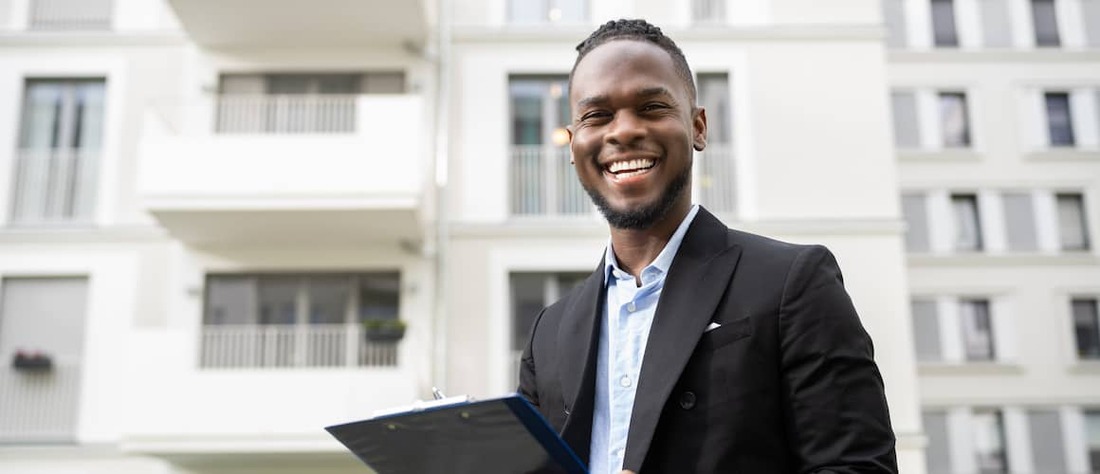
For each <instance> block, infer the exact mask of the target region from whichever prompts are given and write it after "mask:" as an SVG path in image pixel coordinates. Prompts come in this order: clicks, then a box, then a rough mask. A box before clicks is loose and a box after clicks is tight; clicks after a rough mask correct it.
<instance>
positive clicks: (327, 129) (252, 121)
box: [215, 94, 359, 134]
mask: <svg viewBox="0 0 1100 474" xmlns="http://www.w3.org/2000/svg"><path fill="white" fill-rule="evenodd" d="M358 97H359V96H357V95H352V94H324V95H312V94H310V95H307V94H284V95H262V94H252V95H244V94H240V95H235V94H223V95H220V96H218V99H217V100H218V104H217V112H216V114H217V115H216V117H215V130H216V131H217V132H218V133H271V134H276V133H279V134H291V133H353V132H355V124H356V110H355V108H356V103H357V99H358Z"/></svg>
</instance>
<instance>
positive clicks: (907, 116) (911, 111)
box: [890, 92, 921, 148]
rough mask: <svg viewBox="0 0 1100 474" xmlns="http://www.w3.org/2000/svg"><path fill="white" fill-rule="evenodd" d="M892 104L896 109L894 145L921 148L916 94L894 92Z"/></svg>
mask: <svg viewBox="0 0 1100 474" xmlns="http://www.w3.org/2000/svg"><path fill="white" fill-rule="evenodd" d="M890 105H891V106H892V107H893V111H894V145H895V146H897V147H898V148H920V146H921V143H920V123H919V121H918V119H917V97H916V95H915V94H913V93H912V92H893V93H891V94H890Z"/></svg>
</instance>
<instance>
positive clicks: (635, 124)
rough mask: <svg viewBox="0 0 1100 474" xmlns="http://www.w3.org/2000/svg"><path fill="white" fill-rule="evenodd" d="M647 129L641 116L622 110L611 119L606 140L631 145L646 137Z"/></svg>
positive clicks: (613, 143)
mask: <svg viewBox="0 0 1100 474" xmlns="http://www.w3.org/2000/svg"><path fill="white" fill-rule="evenodd" d="M645 134H646V129H645V124H644V123H643V121H642V119H641V117H638V116H637V115H636V114H634V113H633V112H631V111H625V110H624V111H620V112H619V113H616V114H615V118H614V119H613V120H612V121H611V126H610V127H609V128H608V131H607V134H606V135H604V141H606V142H607V143H608V144H612V145H618V146H631V145H633V144H635V143H636V142H638V141H640V140H641V139H642V138H643V137H645Z"/></svg>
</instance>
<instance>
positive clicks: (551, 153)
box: [511, 145, 593, 216]
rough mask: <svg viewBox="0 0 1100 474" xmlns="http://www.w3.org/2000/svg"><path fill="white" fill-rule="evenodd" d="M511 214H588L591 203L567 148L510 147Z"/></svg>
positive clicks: (590, 212) (541, 146) (546, 146)
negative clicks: (575, 171) (570, 161)
mask: <svg viewBox="0 0 1100 474" xmlns="http://www.w3.org/2000/svg"><path fill="white" fill-rule="evenodd" d="M511 161H512V170H511V171H512V176H511V185H512V214H513V215H532V216H535V215H541V216H547V215H557V216H590V215H592V209H593V208H592V203H591V201H589V199H588V194H586V193H585V192H584V188H582V187H581V184H580V181H578V180H577V177H576V175H575V174H574V172H573V165H570V164H569V148H568V147H556V146H553V145H514V146H513V147H512V160H511Z"/></svg>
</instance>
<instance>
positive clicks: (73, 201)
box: [10, 149, 100, 226]
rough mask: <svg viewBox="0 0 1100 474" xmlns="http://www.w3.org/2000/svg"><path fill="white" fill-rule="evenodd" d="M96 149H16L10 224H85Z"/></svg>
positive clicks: (88, 216)
mask: <svg viewBox="0 0 1100 474" xmlns="http://www.w3.org/2000/svg"><path fill="white" fill-rule="evenodd" d="M99 155H100V153H99V151H98V150H95V151H93V150H80V149H43V150H31V149H24V150H20V151H19V152H18V153H17V155H16V159H15V170H14V171H15V172H14V176H13V181H12V182H13V186H12V191H13V193H12V195H11V218H10V220H11V224H12V225H17V226H46V225H55V224H62V225H68V224H86V223H89V222H91V220H92V212H93V211H94V210H95V193H96V174H97V171H98V166H99Z"/></svg>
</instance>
